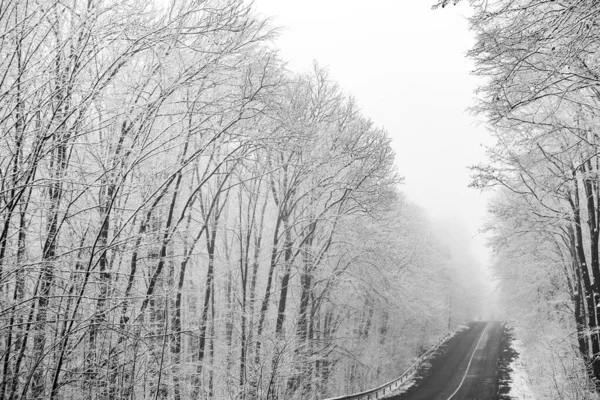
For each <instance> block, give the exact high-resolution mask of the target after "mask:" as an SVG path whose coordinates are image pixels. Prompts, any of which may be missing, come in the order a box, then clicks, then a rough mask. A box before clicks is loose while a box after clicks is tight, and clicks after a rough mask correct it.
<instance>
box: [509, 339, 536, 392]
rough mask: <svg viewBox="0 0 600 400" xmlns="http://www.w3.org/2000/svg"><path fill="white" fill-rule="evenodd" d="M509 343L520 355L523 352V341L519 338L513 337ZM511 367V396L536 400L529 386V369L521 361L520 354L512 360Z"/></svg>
mask: <svg viewBox="0 0 600 400" xmlns="http://www.w3.org/2000/svg"><path fill="white" fill-rule="evenodd" d="M509 345H510V346H511V347H512V349H513V350H514V351H516V352H517V353H518V354H519V355H520V354H522V352H523V349H524V347H523V343H522V342H521V341H520V340H519V339H515V338H513V340H512V342H511V343H509ZM509 368H510V370H509V371H510V375H509V376H510V382H509V385H510V391H509V392H508V395H509V397H510V398H511V399H514V400H535V396H534V395H533V393H532V392H531V388H530V387H529V383H528V382H529V380H528V378H527V371H526V370H525V366H524V365H523V362H522V361H521V359H520V357H519V356H518V355H517V357H516V358H514V359H513V360H512V361H511V363H510V365H509Z"/></svg>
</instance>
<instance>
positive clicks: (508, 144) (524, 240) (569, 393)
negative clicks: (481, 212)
mask: <svg viewBox="0 0 600 400" xmlns="http://www.w3.org/2000/svg"><path fill="white" fill-rule="evenodd" d="M443 3H448V2H443ZM472 4H473V6H474V16H473V17H472V18H471V26H472V29H473V31H474V32H475V34H476V42H475V45H474V47H473V49H472V50H471V52H470V56H471V57H472V58H473V59H474V60H475V63H476V71H475V72H476V74H478V75H480V76H482V77H483V78H485V83H484V84H482V85H481V86H480V88H479V98H480V101H479V104H478V105H477V106H476V108H475V110H476V111H477V112H479V113H480V115H483V116H485V118H486V119H487V120H488V121H489V126H490V130H491V132H492V135H493V136H494V137H495V139H496V141H495V144H494V145H492V146H491V147H490V148H489V149H488V158H489V162H488V163H487V164H484V165H479V166H477V167H475V168H474V180H473V185H474V186H476V187H480V188H488V187H499V188H501V189H499V190H498V192H497V196H496V199H495V201H494V202H493V204H492V205H491V207H490V210H491V213H492V216H493V219H492V220H491V222H490V224H489V228H490V230H491V232H492V239H491V244H492V247H493V249H494V251H495V269H496V273H497V276H498V277H499V278H500V285H501V288H502V291H503V295H504V299H505V304H506V305H507V307H508V308H509V310H510V311H511V314H510V315H509V317H514V318H516V319H517V320H518V324H519V326H520V327H521V328H522V330H521V334H522V335H523V336H524V337H527V340H528V343H527V346H526V348H530V349H531V352H530V354H529V356H530V359H531V360H532V362H531V363H530V367H531V371H532V382H533V385H534V386H535V387H536V390H538V391H539V392H540V397H541V398H560V399H564V398H588V396H590V392H589V390H588V389H589V382H590V379H591V381H593V382H594V384H595V386H596V389H598V388H600V358H599V357H600V337H599V335H600V329H599V328H600V326H599V323H600V319H599V318H600V312H599V311H598V310H599V309H600V263H599V258H598V257H599V243H600V231H599V224H600V180H599V172H600V153H599V149H600V147H599V146H600V137H599V133H600V132H599V129H598V128H599V126H600V118H599V117H600V108H599V106H600V91H599V88H600V69H599V64H598V55H599V54H600V25H599V22H600V20H599V18H598V15H599V12H600V3H598V2H596V1H587V0H583V1H541V0H525V1H520V0H519V1H516V0H496V1H492V2H485V4H484V3H482V4H476V3H474V2H473V3H472ZM534 349H535V350H534Z"/></svg>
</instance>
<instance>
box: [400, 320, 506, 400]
mask: <svg viewBox="0 0 600 400" xmlns="http://www.w3.org/2000/svg"><path fill="white" fill-rule="evenodd" d="M502 331H503V328H502V323H501V322H475V323H473V324H472V325H471V327H470V329H468V330H467V331H464V332H462V333H461V334H459V335H457V336H455V337H453V338H452V339H451V340H449V341H448V343H447V344H446V345H445V347H444V348H442V349H441V350H442V351H441V352H440V354H439V355H438V356H437V357H435V358H433V359H432V360H431V366H430V368H428V370H427V371H423V372H422V375H423V376H422V378H420V379H419V380H418V381H417V382H416V384H415V385H414V386H413V387H412V388H410V389H409V390H408V391H407V392H406V393H404V394H401V395H398V396H395V397H390V398H389V399H394V400H450V399H452V400H492V399H493V400H496V398H497V397H496V396H497V394H496V392H497V379H496V374H497V371H496V367H497V362H498V357H499V355H500V341H501V339H502Z"/></svg>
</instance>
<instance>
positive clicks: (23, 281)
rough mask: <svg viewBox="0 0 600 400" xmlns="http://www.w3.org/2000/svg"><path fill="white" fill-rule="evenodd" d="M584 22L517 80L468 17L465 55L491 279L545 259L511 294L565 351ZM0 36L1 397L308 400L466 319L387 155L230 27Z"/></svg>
mask: <svg viewBox="0 0 600 400" xmlns="http://www.w3.org/2000/svg"><path fill="white" fill-rule="evenodd" d="M585 4H587V3H585ZM590 4H591V3H590ZM543 7H550V6H549V5H543ZM582 7H583V6H582ZM506 12H509V11H506ZM528 12H529V11H528ZM587 12H588V10H587V9H583V8H582V9H577V14H573V15H574V16H573V17H572V18H571V19H569V18H564V19H561V20H559V21H560V23H561V24H562V25H560V26H564V28H561V29H562V30H561V31H560V36H557V37H556V38H552V39H551V40H550V39H548V42H547V43H546V42H544V43H543V46H544V47H543V48H539V49H537V53H535V55H534V56H533V59H531V60H530V61H529V62H528V64H527V65H525V66H523V68H514V67H513V64H514V65H517V67H519V66H520V64H518V63H517V61H518V60H521V59H522V58H521V56H520V53H519V52H529V51H530V49H520V48H519V49H513V48H512V47H510V46H511V45H512V40H513V39H512V38H513V36H512V35H517V34H519V35H525V34H529V33H528V32H525V31H520V32H517V33H515V32H513V31H512V30H513V29H514V28H515V25H509V24H507V25H506V26H502V27H498V26H496V23H495V22H493V21H494V20H492V21H491V22H489V23H488V24H487V25H486V22H488V21H487V20H486V19H485V18H483V17H482V19H481V26H482V36H481V37H482V40H481V42H480V43H479V45H478V47H477V49H476V50H475V51H476V53H477V56H478V57H479V58H480V60H481V66H482V67H481V68H482V70H492V69H494V71H496V70H497V71H501V72H502V73H504V72H506V74H507V75H506V77H504V75H500V72H498V73H497V74H495V76H496V77H497V79H498V80H497V81H494V82H492V83H491V84H490V86H489V87H488V89H487V92H488V93H490V96H492V97H496V96H499V98H498V99H497V100H494V101H489V102H488V103H485V104H486V105H487V108H488V110H486V112H487V111H489V112H490V113H493V115H494V116H497V120H498V135H501V137H502V138H503V143H505V144H507V145H510V147H507V148H506V149H500V148H499V149H498V151H497V152H496V155H497V161H499V162H503V163H504V164H503V166H502V167H501V168H503V170H506V169H509V170H510V171H509V172H502V173H500V171H501V170H499V169H498V170H492V169H486V170H482V171H481V179H480V180H479V181H478V182H481V184H482V185H483V184H488V183H491V182H492V181H493V180H496V181H499V182H501V183H503V184H504V185H505V186H507V187H509V188H511V189H513V191H512V192H509V191H506V194H505V195H504V196H503V197H502V198H501V201H499V203H498V205H497V207H496V210H497V212H496V215H497V218H498V220H499V221H500V222H501V223H500V224H498V226H499V227H501V228H502V229H501V230H498V231H497V233H496V235H497V238H496V242H497V243H498V246H505V247H504V248H505V249H506V251H504V252H501V253H499V254H500V255H499V262H508V263H510V261H508V258H510V257H521V260H522V261H523V262H527V263H529V264H531V266H532V269H531V271H532V273H533V271H536V268H537V267H538V266H539V265H538V264H540V263H542V264H548V262H550V261H551V262H552V268H553V271H554V274H553V275H552V276H550V277H547V276H546V275H544V279H538V278H533V279H535V280H534V281H533V282H532V283H531V285H533V284H535V285H539V284H543V285H544V286H538V287H536V290H530V289H531V288H524V287H523V285H520V286H519V287H518V288H519V289H522V290H527V291H528V293H529V294H531V295H536V296H542V297H544V298H548V299H549V300H548V301H546V302H544V303H541V306H540V309H539V310H537V312H538V314H535V313H533V314H531V315H528V317H531V318H535V317H536V316H537V315H539V313H540V312H545V311H546V310H548V309H551V310H552V315H555V316H556V318H555V320H554V322H555V323H556V325H557V326H559V327H563V326H564V325H565V324H566V325H568V326H571V325H576V326H577V327H578V329H579V332H581V333H582V336H581V339H582V340H580V347H581V352H582V354H588V353H590V352H594V353H597V352H598V351H599V349H598V346H599V341H598V336H597V334H596V333H594V334H593V335H590V334H589V333H591V332H595V329H596V327H597V323H596V313H595V310H596V300H597V299H598V293H600V291H598V290H597V285H598V282H600V280H598V279H600V267H599V265H598V264H599V263H598V258H597V251H598V243H599V236H598V234H597V229H596V225H595V222H592V221H596V219H595V218H597V214H598V213H599V212H600V211H599V210H598V207H599V203H598V198H597V196H598V193H597V192H598V184H597V180H596V171H597V169H598V162H600V161H599V160H598V157H597V154H596V146H597V140H596V135H595V134H594V133H593V130H592V127H593V124H594V123H593V120H594V118H595V113H596V109H595V104H596V103H595V102H596V97H595V94H596V86H597V83H596V82H598V80H597V79H596V75H594V74H595V72H594V70H593V68H595V66H593V59H589V60H588V59H587V57H591V56H589V54H590V49H592V48H593V47H594V46H595V45H596V43H597V41H596V39H595V32H596V30H595V27H594V25H591V24H588V25H585V24H586V22H585V21H586V20H583V21H584V22H581V24H579V23H578V24H575V23H574V22H572V19H573V18H579V16H580V15H584V14H586V13H587ZM533 15H535V14H534V11H531V12H530V14H526V13H524V14H523V18H531V17H532V16H533ZM566 15H570V14H568V13H567V14H566ZM536 23H537V24H538V25H533V26H534V28H535V29H537V28H539V29H540V30H542V28H547V27H548V25H547V24H545V23H544V21H543V20H539V21H537V22H536ZM0 24H1V27H0V132H1V136H2V140H1V142H0V399H7V400H8V399H10V400H13V399H15V400H16V399H56V400H59V399H90V400H91V399H173V400H180V399H191V398H194V399H244V400H246V399H247V400H250V399H265V398H269V399H300V398H304V399H308V398H311V399H312V398H323V397H326V396H333V395H340V394H344V393H350V392H353V391H357V390H361V389H365V388H368V387H371V386H372V385H375V384H379V383H381V382H385V381H386V380H389V379H391V378H393V377H394V376H395V375H396V374H397V373H398V371H401V370H402V369H403V368H404V367H406V366H407V365H409V364H410V362H411V360H412V359H413V358H414V357H416V356H418V355H420V354H421V353H422V352H423V351H424V350H425V349H427V348H428V346H429V345H430V344H431V343H432V342H433V341H435V340H436V339H437V338H438V337H440V336H441V335H442V334H443V333H445V332H447V331H448V330H449V329H453V328H455V327H456V326H457V325H458V324H460V323H461V322H464V321H467V320H471V319H473V318H475V317H476V316H477V315H478V313H479V310H478V308H477V307H478V303H479V302H478V301H475V300H474V296H477V295H476V293H478V292H477V290H476V280H475V278H473V276H475V275H476V274H474V273H473V271H472V270H469V268H472V267H471V265H472V263H471V260H469V259H468V257H469V256H468V255H457V254H455V253H456V252H454V251H453V249H452V245H447V244H445V243H444V242H443V240H441V239H440V235H439V234H438V233H436V228H435V224H434V223H432V222H431V221H429V219H428V217H427V215H426V213H425V212H423V210H422V209H421V208H420V207H419V206H418V205H415V204H413V203H411V202H410V201H409V200H407V199H406V198H405V196H403V194H402V193H401V186H400V184H401V182H402V177H401V176H402V171H397V170H396V168H395V166H394V153H393V151H392V149H391V146H390V141H391V139H390V137H389V135H388V133H387V132H386V131H385V130H384V129H383V128H380V127H378V125H377V124H376V122H372V121H371V120H370V119H369V118H368V117H367V116H365V115H363V114H362V112H361V110H360V108H359V107H358V106H357V105H356V102H355V100H354V99H353V97H352V96H351V95H350V94H348V93H345V92H344V90H343V88H340V87H339V86H338V85H337V84H336V82H335V80H334V79H331V78H330V77H329V75H328V72H327V70H326V69H325V68H321V67H320V66H319V65H318V64H316V63H315V65H314V68H312V69H311V70H309V71H304V72H301V73H298V72H291V71H289V70H287V69H286V66H285V63H284V62H283V61H282V60H281V58H280V56H279V55H278V51H277V49H276V48H275V47H274V46H273V39H274V37H276V35H277V34H278V31H277V29H276V28H275V27H273V26H272V25H271V23H269V21H268V20H266V19H265V18H263V17H260V16H259V15H258V14H257V13H256V12H255V10H254V9H253V7H252V5H251V4H249V3H246V2H243V1H240V0H171V1H154V2H153V1H139V0H103V1H80V0H71V1H67V2H63V1H58V0H51V1H36V0H23V1H10V0H9V1H1V2H0ZM516 26H519V27H522V26H523V25H516ZM484 28H485V29H494V30H499V31H500V33H502V36H498V39H497V40H502V41H505V42H497V41H496V42H492V41H486V40H484V38H485V37H487V36H486V32H485V29H484ZM532 29H533V28H532ZM539 32H542V33H543V32H546V31H543V30H542V31H538V30H536V31H534V32H533V33H532V35H533V34H535V35H539ZM575 32H578V33H577V34H578V35H579V36H578V37H583V35H587V36H585V37H586V41H585V42H582V44H581V46H580V45H577V46H575V45H574V44H573V43H574V40H575V39H574V37H572V35H573V34H575ZM550 46H553V47H552V53H550V50H549V49H550ZM554 46H556V50H555V49H554ZM582 46H587V47H582ZM504 47H508V48H509V49H510V51H504ZM511 52H515V54H514V56H513V53H511ZM498 53H502V54H503V57H505V58H497V57H496V55H497V54H498ZM495 63H500V64H495ZM569 65H570V66H571V67H570V68H571V69H570V70H569ZM588 65H592V67H588ZM538 68H539V69H538ZM590 68H592V69H590ZM523 85H525V86H527V88H528V90H526V91H525V90H523ZM529 86H531V87H533V90H531V91H530V90H529ZM492 93H494V94H493V95H492ZM515 102H517V103H518V107H515V106H514V105H512V104H514V103H515ZM559 103H561V104H563V107H562V108H561V110H560V112H558V111H556V108H557V106H558V105H559ZM533 108H535V109H536V112H537V113H538V114H537V115H538V117H536V118H535V120H534V119H532V118H530V117H532V114H531V110H532V109H533ZM540 112H543V114H539V113H540ZM542 116H543V118H542ZM528 118H529V119H528ZM509 154H510V155H511V156H509ZM512 155H515V156H514V157H512ZM511 157H512V158H511ZM517 167H518V168H519V169H517ZM592 195H593V196H592ZM580 205H581V210H580ZM514 210H519V213H518V215H517V214H516V213H515V212H514ZM517 216H518V217H519V219H518V220H517V219H515V218H516V217H517ZM580 221H585V222H586V223H588V225H589V229H583V228H582V226H583V225H580V223H579V222H580ZM517 225H518V226H517ZM442 236H443V235H442ZM517 239H518V243H517V242H516V241H517ZM521 249H522V250H523V251H522V252H521V251H520V250H521ZM532 249H535V251H536V252H538V253H539V254H540V256H543V258H535V257H534V258H531V257H532V255H531V254H530V250H532ZM517 250H518V251H517ZM503 254H505V255H504V256H503ZM509 256H510V257H509ZM536 257H537V256H536ZM588 259H589V261H588ZM581 265H583V266H584V267H583V268H581V267H580V266H581ZM587 265H590V275H588V274H587V269H586V266H587ZM538 269H539V268H538ZM565 273H566V275H563V274H565ZM567 284H568V286H567ZM594 285H596V286H594ZM567 289H568V290H567ZM474 293H475V294H474ZM592 293H595V297H594V296H592V295H591V294H592ZM515 295H518V293H515ZM569 296H570V297H569ZM598 300H600V299H598ZM569 307H573V308H574V310H575V312H574V314H573V313H571V314H570V315H569V316H570V317H571V318H567V315H566V311H567V309H568V308H569ZM572 315H575V319H573V318H572ZM585 335H587V336H585ZM590 354H591V353H590ZM585 360H591V358H585ZM594 366H595V367H594V371H597V373H598V374H599V375H600V363H598V366H596V364H594Z"/></svg>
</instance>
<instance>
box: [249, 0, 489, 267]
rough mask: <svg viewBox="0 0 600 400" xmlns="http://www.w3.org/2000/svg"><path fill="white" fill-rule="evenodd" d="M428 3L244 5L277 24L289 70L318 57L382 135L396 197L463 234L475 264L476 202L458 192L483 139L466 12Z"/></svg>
mask: <svg viewBox="0 0 600 400" xmlns="http://www.w3.org/2000/svg"><path fill="white" fill-rule="evenodd" d="M433 1H434V0H372V1H357V0H302V1H300V0H254V7H255V9H256V10H257V11H258V12H260V13H261V14H264V15H266V16H270V17H272V18H273V20H272V24H273V25H274V26H280V27H283V28H284V29H283V30H282V31H281V36H280V37H279V38H278V39H277V41H276V42H275V44H276V46H277V47H278V48H279V49H280V51H281V56H282V57H283V59H284V60H287V61H288V62H289V64H288V68H289V69H291V70H293V71H303V70H307V69H309V68H310V67H311V65H312V62H313V60H316V61H318V63H319V64H320V65H321V66H325V67H327V68H328V69H329V71H330V77H331V78H332V79H333V80H336V81H337V82H339V84H340V85H341V87H342V88H343V90H344V91H345V92H347V93H349V94H352V95H354V96H355V97H356V100H357V102H358V104H359V105H360V106H361V108H362V110H363V112H364V114H365V115H366V116H367V117H369V118H371V119H372V120H373V121H374V122H375V124H376V125H378V126H382V127H384V128H385V129H386V130H387V131H388V132H389V134H390V135H391V137H392V138H393V147H394V150H395V152H396V164H397V166H398V171H399V173H400V174H401V175H402V176H404V178H405V183H404V185H403V187H402V191H403V192H404V193H405V194H406V195H407V196H408V198H409V199H410V200H412V201H413V202H415V203H417V204H419V205H420V206H422V207H423V208H425V209H426V210H427V212H428V214H429V215H430V216H431V217H432V218H433V219H442V218H443V219H450V220H452V221H453V222H454V223H455V224H456V227H457V229H458V230H465V229H466V230H468V232H469V234H470V236H471V237H472V238H473V239H472V241H471V243H470V245H471V249H472V252H473V253H474V255H475V256H476V257H477V258H478V259H479V261H480V262H481V263H485V262H486V255H487V250H486V249H485V248H484V245H483V243H484V240H483V238H482V237H481V235H477V231H478V229H479V228H480V226H481V223H482V221H483V219H484V218H485V209H486V200H485V198H484V197H485V196H483V195H482V194H481V193H479V192H478V191H477V190H474V189H469V188H468V187H467V186H468V184H469V175H470V173H469V171H468V170H467V166H468V165H472V164H476V163H478V162H480V161H483V160H484V152H483V149H482V147H481V145H480V143H483V142H485V141H486V137H487V132H486V130H485V128H484V127H483V125H478V124H477V119H476V118H475V117H473V116H470V115H469V114H468V112H467V108H468V107H470V106H471V105H472V104H473V100H474V94H473V92H474V89H475V86H476V82H477V78H475V77H473V76H471V75H470V72H471V70H472V69H473V63H472V61H471V60H469V59H467V58H466V52H467V50H468V49H469V48H470V47H471V45H472V43H473V38H472V35H471V33H470V32H469V30H468V22H467V20H466V16H467V15H468V14H469V13H470V9H469V7H468V4H467V2H465V4H460V5H458V6H455V7H446V8H445V9H439V10H435V11H433V10H431V5H432V3H433ZM461 226H462V228H461Z"/></svg>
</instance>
